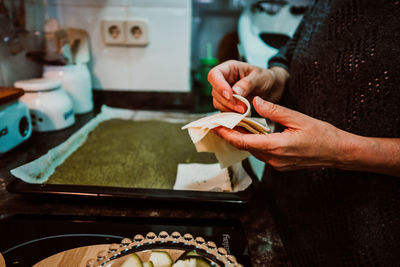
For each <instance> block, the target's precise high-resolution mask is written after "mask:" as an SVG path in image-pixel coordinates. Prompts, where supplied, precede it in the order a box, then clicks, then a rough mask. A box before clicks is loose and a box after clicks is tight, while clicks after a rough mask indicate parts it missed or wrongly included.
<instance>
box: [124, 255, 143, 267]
mask: <svg viewBox="0 0 400 267" xmlns="http://www.w3.org/2000/svg"><path fill="white" fill-rule="evenodd" d="M121 267H143V264H142V261H141V260H140V258H139V256H138V255H136V254H135V253H133V254H131V255H129V257H128V259H127V260H126V261H124V263H123V264H122V265H121Z"/></svg>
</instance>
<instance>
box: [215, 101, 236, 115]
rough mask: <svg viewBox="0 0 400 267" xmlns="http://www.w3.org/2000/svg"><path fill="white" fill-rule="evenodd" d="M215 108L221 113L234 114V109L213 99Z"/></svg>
mask: <svg viewBox="0 0 400 267" xmlns="http://www.w3.org/2000/svg"><path fill="white" fill-rule="evenodd" d="M213 106H214V108H215V109H218V110H220V111H226V112H232V109H231V108H229V107H227V106H225V105H224V104H222V103H221V102H219V101H218V100H217V99H215V98H213Z"/></svg>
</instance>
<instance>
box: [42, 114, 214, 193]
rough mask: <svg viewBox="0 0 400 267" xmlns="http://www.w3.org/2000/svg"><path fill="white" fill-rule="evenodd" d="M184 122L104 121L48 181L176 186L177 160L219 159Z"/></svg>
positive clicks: (165, 187)
mask: <svg viewBox="0 0 400 267" xmlns="http://www.w3.org/2000/svg"><path fill="white" fill-rule="evenodd" d="M182 126H183V124H180V123H170V122H163V121H158V120H145V121H132V120H123V119H111V120H107V121H103V122H101V123H100V124H99V125H98V126H97V127H96V128H95V129H94V130H92V131H91V132H90V133H89V136H88V138H87V139H86V140H85V142H84V143H83V144H82V145H81V146H80V147H79V148H78V149H77V150H76V151H75V152H73V153H72V154H71V155H70V156H69V157H68V158H67V159H66V160H65V161H64V162H63V163H62V164H61V165H59V166H58V167H57V168H56V169H55V172H54V173H53V174H52V175H51V176H50V178H49V180H48V181H47V182H46V183H48V184H74V185H92V186H116V187H131V188H157V189H172V188H173V186H174V183H175V178H176V172H177V166H178V164H179V163H209V164H210V163H216V162H217V159H216V158H215V156H214V154H213V153H198V152H197V151H196V149H195V147H194V145H193V143H192V141H191V140H190V137H189V135H188V134H187V132H186V131H182V130H181V127H182Z"/></svg>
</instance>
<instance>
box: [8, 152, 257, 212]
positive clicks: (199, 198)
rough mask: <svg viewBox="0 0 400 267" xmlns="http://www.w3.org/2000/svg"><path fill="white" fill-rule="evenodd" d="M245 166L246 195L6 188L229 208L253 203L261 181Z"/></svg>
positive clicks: (48, 186)
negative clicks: (254, 194) (210, 204)
mask: <svg viewBox="0 0 400 267" xmlns="http://www.w3.org/2000/svg"><path fill="white" fill-rule="evenodd" d="M242 166H243V168H244V169H245V171H246V172H247V173H248V174H249V176H250V177H251V179H252V184H251V185H250V186H249V187H248V188H247V189H246V190H244V191H240V192H235V193H230V192H209V191H190V190H170V189H145V188H127V187H108V186H87V185H62V184H30V183H26V182H24V181H22V180H20V179H18V178H15V177H14V179H13V180H12V181H11V182H10V183H9V184H8V185H7V187H6V188H7V191H9V192H11V193H24V194H41V195H68V196H83V197H100V198H127V199H136V200H141V201H143V200H144V201H169V202H184V203H188V202H190V203H199V204H201V203H204V204H206V203H219V204H227V205H240V206H241V205H244V204H247V203H248V201H249V200H250V198H251V196H252V192H253V190H254V189H253V188H254V186H255V184H257V183H258V179H257V177H256V175H255V174H254V172H253V170H252V168H251V166H250V163H249V161H248V160H247V159H246V160H244V161H243V162H242Z"/></svg>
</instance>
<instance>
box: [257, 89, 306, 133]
mask: <svg viewBox="0 0 400 267" xmlns="http://www.w3.org/2000/svg"><path fill="white" fill-rule="evenodd" d="M253 105H254V108H255V109H256V111H257V113H258V114H260V115H261V116H263V117H264V118H268V119H270V120H272V121H274V122H277V123H279V124H282V125H283V126H286V127H289V128H296V129H298V128H301V127H302V126H304V125H307V122H308V121H309V120H310V119H312V118H311V117H309V116H307V115H304V114H303V113H300V112H297V111H294V110H292V109H288V108H285V107H282V106H280V105H277V104H274V103H271V102H268V101H265V100H263V99H262V98H260V97H258V96H256V97H255V98H254V99H253Z"/></svg>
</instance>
